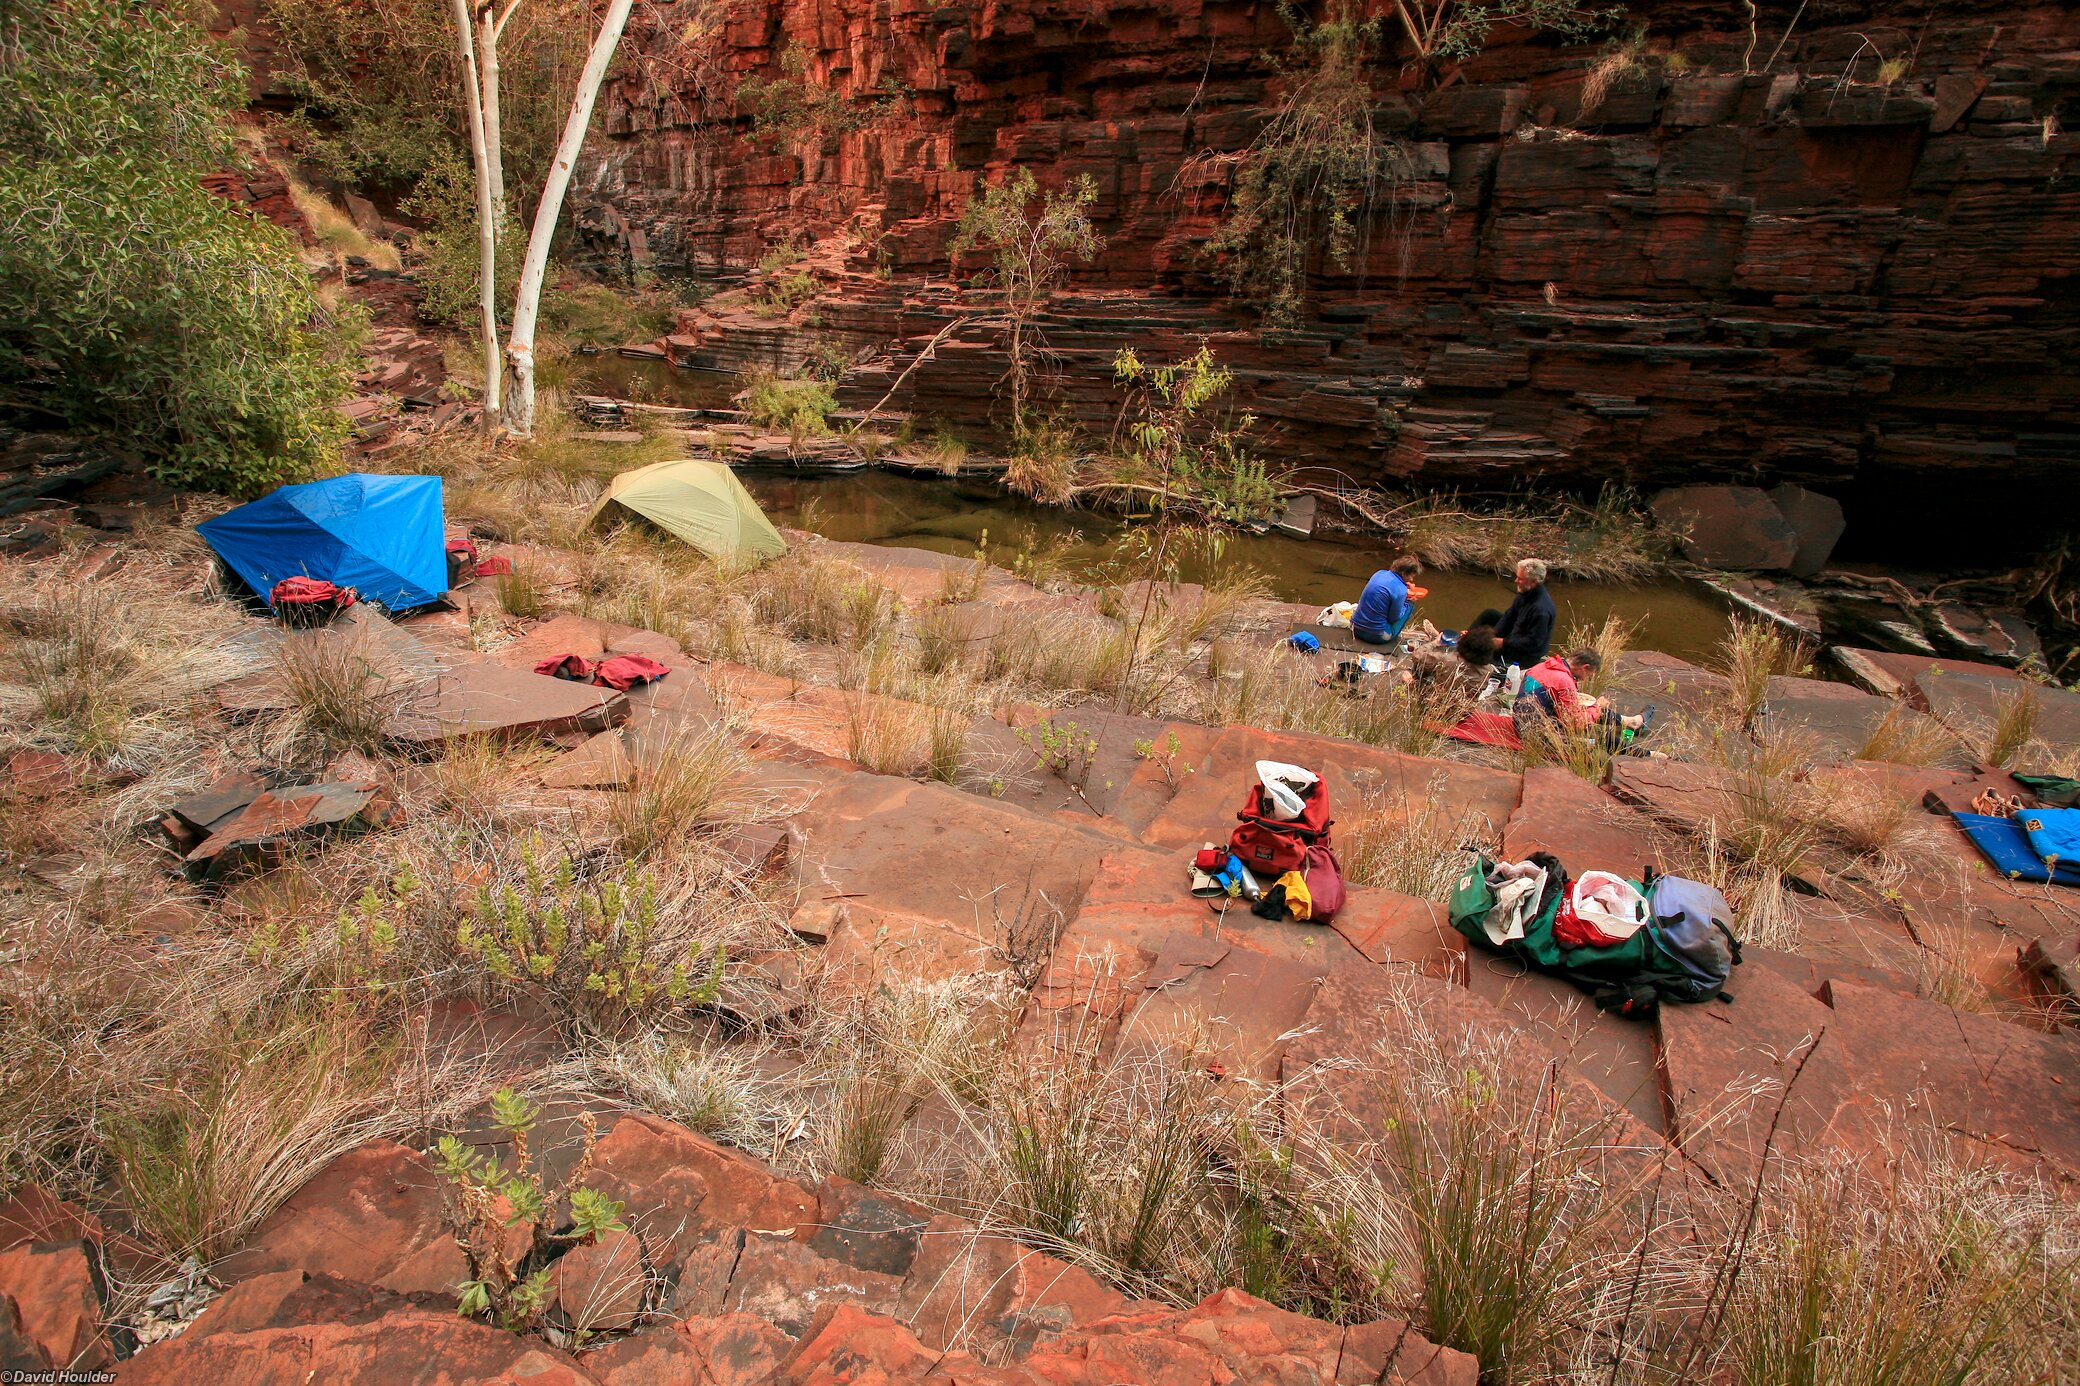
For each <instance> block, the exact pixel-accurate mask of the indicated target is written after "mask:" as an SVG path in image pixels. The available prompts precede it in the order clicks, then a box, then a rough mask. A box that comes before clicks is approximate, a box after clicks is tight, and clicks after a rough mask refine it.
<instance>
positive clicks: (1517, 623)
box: [1495, 558, 1560, 669]
mask: <svg viewBox="0 0 2080 1386" xmlns="http://www.w3.org/2000/svg"><path fill="white" fill-rule="evenodd" d="M1559 619H1560V613H1559V612H1558V610H1556V609H1555V608H1554V606H1553V595H1552V593H1550V592H1548V591H1546V565H1545V564H1544V563H1543V562H1541V561H1540V560H1538V559H1536V558H1527V559H1525V560H1524V561H1523V562H1521V563H1519V564H1517V598H1516V600H1515V601H1513V602H1511V603H1510V604H1509V610H1507V611H1505V612H1503V613H1502V618H1501V619H1500V620H1498V621H1496V622H1495V634H1496V635H1498V636H1500V637H1501V639H1502V659H1503V662H1504V663H1506V664H1514V665H1516V666H1517V667H1518V668H1519V669H1529V668H1530V667H1531V666H1532V665H1534V664H1536V663H1538V662H1539V661H1540V660H1542V659H1544V658H1545V657H1546V652H1547V651H1548V650H1549V649H1551V648H1552V645H1553V623H1554V622H1555V621H1557V620H1559Z"/></svg>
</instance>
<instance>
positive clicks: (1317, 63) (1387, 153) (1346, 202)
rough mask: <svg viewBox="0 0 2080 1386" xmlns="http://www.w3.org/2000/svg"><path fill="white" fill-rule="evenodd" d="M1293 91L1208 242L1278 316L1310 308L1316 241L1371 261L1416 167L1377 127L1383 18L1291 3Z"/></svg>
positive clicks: (1284, 319) (1332, 251)
mask: <svg viewBox="0 0 2080 1386" xmlns="http://www.w3.org/2000/svg"><path fill="white" fill-rule="evenodd" d="M1279 13H1281V14H1282V15H1284V16H1285V20H1286V23H1287V24H1288V25H1289V26H1291V28H1292V31H1293V56H1292V57H1291V58H1289V59H1287V60H1285V61H1284V62H1283V63H1282V64H1281V67H1282V69H1283V72H1284V74H1285V77H1286V80H1287V82H1288V87H1287V91H1286V94H1285V97H1284V99H1283V100H1282V101H1281V102H1280V103H1279V106H1278V109H1277V111H1276V112H1275V113H1274V114H1273V115H1272V117H1271V119H1270V121H1269V122H1268V123H1267V124H1266V125H1265V126H1264V128H1263V130H1262V131H1261V132H1260V133H1259V134H1258V135H1257V138H1256V140H1255V141H1254V142H1253V143H1252V144H1251V145H1250V147H1249V149H1248V151H1247V152H1246V153H1245V154H1244V156H1243V159H1242V163H1241V165H1240V167H1239V169H1238V170H1237V173H1236V176H1235V185H1234V192H1233V194H1232V196H1231V198H1230V200H1229V205H1228V214H1227V216H1226V217H1225V218H1224V219H1223V220H1222V222H1221V226H1220V229H1219V230H1218V231H1217V232H1215V234H1214V236H1213V238H1212V239H1211V240H1209V241H1208V242H1207V246H1206V248H1207V251H1208V252H1209V253H1210V254H1214V255H1218V256H1220V257H1222V262H1221V268H1222V273H1223V275H1224V276H1225V277H1226V279H1227V281H1228V285H1229V288H1230V289H1231V290H1232V291H1233V292H1234V293H1235V294H1236V295H1237V296H1239V297H1242V298H1246V299H1249V300H1250V301H1252V302H1254V303H1256V304H1258V305H1260V306H1261V308H1262V309H1263V311H1264V314H1265V317H1266V318H1267V319H1269V320H1270V321H1271V322H1273V323H1279V324H1282V323H1289V322H1292V321H1294V320H1296V319H1297V318H1298V317H1299V316H1300V310H1301V308H1302V307H1303V306H1304V304H1305V302H1306V297H1307V276H1308V271H1309V265H1310V261H1311V259H1312V257H1313V256H1314V254H1315V253H1316V251H1317V250H1320V251H1321V252H1323V253H1325V254H1326V255H1327V257H1328V259H1329V261H1330V262H1331V263H1333V264H1334V265H1335V266H1336V267H1337V268H1338V269H1344V270H1348V269H1350V268H1352V267H1353V265H1355V264H1361V263H1362V261H1363V259H1364V256H1365V247H1366V244H1367V242H1368V240H1369V236H1370V232H1371V228H1372V223H1373V220H1374V213H1375V211H1376V210H1377V208H1378V206H1379V203H1380V200H1381V197H1382V195H1383V194H1388V193H1390V192H1391V190H1392V189H1393V188H1394V187H1395V186H1396V185H1398V184H1400V183H1403V182H1407V181H1408V180H1410V179H1411V178H1413V176H1414V167H1415V166H1414V163H1413V161H1412V158H1411V155H1410V153H1409V149H1408V146H1407V145H1406V144H1404V143H1403V142H1402V141H1400V140H1396V139H1393V138H1390V137H1388V136H1387V135H1384V134H1382V133H1381V132H1380V131H1379V130H1378V129H1377V128H1376V127H1375V125H1374V122H1373V112H1374V102H1373V96H1372V77H1371V73H1372V71H1373V69H1374V68H1375V67H1376V66H1377V64H1378V59H1379V57H1380V48H1381V22H1380V21H1379V20H1377V19H1361V18H1359V16H1358V13H1357V9H1356V7H1355V6H1352V5H1349V4H1340V5H1338V6H1336V7H1335V8H1334V9H1333V10H1332V13H1331V17H1330V18H1329V19H1328V20H1326V21H1325V22H1323V23H1321V24H1314V23H1310V22H1309V21H1308V19H1307V18H1306V17H1305V16H1304V15H1302V14H1301V13H1300V12H1299V11H1298V10H1296V9H1294V8H1293V7H1292V6H1291V5H1281V6H1280V7H1279Z"/></svg>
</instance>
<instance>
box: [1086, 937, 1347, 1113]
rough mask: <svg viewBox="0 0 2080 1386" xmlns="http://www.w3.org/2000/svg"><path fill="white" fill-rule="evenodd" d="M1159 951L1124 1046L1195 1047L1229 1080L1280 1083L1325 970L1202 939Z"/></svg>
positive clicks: (1126, 1025)
mask: <svg viewBox="0 0 2080 1386" xmlns="http://www.w3.org/2000/svg"><path fill="white" fill-rule="evenodd" d="M1153 951H1154V952H1155V961H1154V962H1153V963H1151V964H1150V966H1149V969H1148V971H1147V972H1146V973H1145V974H1144V975H1143V977H1142V979H1141V990H1142V993H1143V994H1142V997H1141V999H1140V1001H1139V1002H1138V1003H1137V1004H1136V1005H1134V1006H1133V1007H1132V1009H1131V1010H1130V1011H1129V1012H1128V1014H1127V1015H1126V1017H1125V1018H1124V1021H1123V1023H1122V1025H1121V1028H1120V1034H1121V1037H1122V1038H1121V1042H1122V1043H1123V1044H1132V1045H1134V1046H1136V1047H1142V1046H1154V1047H1157V1048H1164V1049H1171V1050H1181V1049H1193V1048H1196V1049H1200V1050H1201V1051H1202V1052H1203V1053H1204V1054H1205V1055H1206V1057H1207V1062H1208V1065H1209V1067H1210V1068H1211V1069H1214V1070H1217V1071H1218V1072H1219V1073H1220V1074H1221V1075H1222V1076H1224V1077H1231V1078H1247V1079H1250V1080H1252V1081H1259V1082H1268V1081H1270V1080H1272V1079H1275V1078H1276V1077H1277V1076H1278V1072H1279V1065H1280V1061H1281V1059H1282V1057H1283V1054H1284V1042H1285V1039H1286V1036H1287V1035H1288V1034H1289V1033H1290V1032H1291V1031H1292V1030H1293V1029H1294V1028H1295V1027H1296V1026H1298V1025H1299V1024H1300V1022H1301V1020H1302V1019H1303V1018H1304V1017H1305V1016H1306V1015H1307V1011H1308V1007H1309V1006H1311V1005H1312V1004H1313V1002H1314V994H1315V988H1316V985H1317V983H1318V982H1319V981H1320V980H1321V977H1322V968H1321V967H1320V966H1312V967H1310V966H1308V965H1307V964H1305V963H1301V962H1297V961H1294V960H1292V959H1289V958H1280V957H1273V956H1271V955H1269V954H1265V953H1256V952H1251V951H1249V950H1247V949H1243V948H1235V947H1232V946H1230V945H1228V944H1227V943H1225V942H1221V941H1219V940H1217V939H1208V938H1206V937H1204V936H1203V935H1199V934H1173V935H1170V936H1169V937H1167V938H1161V939H1157V940H1154V941H1153Z"/></svg>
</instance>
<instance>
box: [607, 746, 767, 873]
mask: <svg viewBox="0 0 2080 1386" xmlns="http://www.w3.org/2000/svg"><path fill="white" fill-rule="evenodd" d="M750 766H751V759H750V757H749V756H748V755H747V754H746V753H745V751H744V748H743V745H742V743H741V742H740V740H739V738H738V736H737V732H736V728H735V727H734V726H732V725H731V724H730V723H729V721H728V720H727V719H720V720H717V721H715V722H712V723H710V724H708V725H706V726H703V727H697V728H683V729H681V730H679V731H677V732H675V733H673V734H671V735H669V736H666V737H664V738H663V739H661V740H659V741H657V742H655V743H654V744H651V745H648V746H646V747H644V748H643V751H642V753H641V754H640V755H638V756H637V757H636V763H635V770H634V774H633V776H632V778H631V781H630V783H629V787H628V788H627V789H626V790H625V791H623V792H622V793H620V794H618V795H616V796H615V798H614V800H613V801H612V805H611V807H610V808H609V809H608V811H607V820H608V823H609V825H610V826H611V828H612V830H613V833H614V839H615V841H616V843H617V844H618V845H619V846H620V849H621V851H622V852H624V853H625V854H627V855H628V856H630V857H643V856H647V855H652V854H656V853H665V852H669V851H671V850H672V849H674V848H676V847H680V846H683V845H685V844H686V843H687V842H689V841H691V840H692V839H693V838H694V837H696V836H698V835H699V834H700V833H702V832H704V831H707V830H709V829H712V828H715V827H717V826H719V825H721V824H724V823H729V822H739V821H742V820H743V818H744V817H745V816H746V810H747V809H748V808H749V807H750V805H749V803H748V801H747V800H746V798H745V796H744V795H742V794H740V793H738V792H736V791H735V785H736V783H737V781H738V780H739V779H740V778H741V777H742V776H743V774H744V772H745V771H746V770H748V769H749V768H750Z"/></svg>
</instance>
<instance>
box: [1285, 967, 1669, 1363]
mask: <svg viewBox="0 0 2080 1386" xmlns="http://www.w3.org/2000/svg"><path fill="white" fill-rule="evenodd" d="M1388 1016H1389V1019H1388V1021H1387V1024H1386V1029H1385V1033H1384V1034H1383V1036H1382V1037H1381V1039H1380V1040H1379V1041H1378V1042H1377V1044H1376V1045H1375V1047H1374V1048H1373V1049H1372V1050H1371V1051H1370V1052H1368V1053H1365V1054H1362V1055H1359V1056H1354V1057H1353V1060H1352V1071H1351V1072H1348V1073H1345V1074H1342V1075H1339V1076H1338V1078H1337V1079H1336V1082H1335V1085H1334V1086H1333V1087H1331V1088H1329V1089H1327V1090H1326V1091H1323V1092H1315V1091H1312V1090H1311V1089H1312V1088H1313V1085H1312V1084H1309V1085H1307V1086H1306V1087H1304V1088H1303V1089H1301V1090H1300V1091H1299V1092H1293V1093H1288V1095H1287V1106H1288V1110H1289V1112H1290V1113H1291V1119H1290V1123H1289V1127H1288V1133H1287V1137H1286V1147H1287V1149H1288V1150H1289V1151H1290V1154H1289V1156H1288V1161H1289V1168H1290V1169H1291V1171H1292V1174H1291V1176H1290V1178H1289V1179H1288V1180H1286V1181H1285V1182H1284V1184H1283V1185H1282V1187H1281V1188H1280V1190H1279V1198H1278V1200H1277V1214H1278V1219H1277V1221H1278V1224H1279V1225H1280V1227H1281V1229H1282V1231H1283V1233H1284V1237H1285V1239H1286V1241H1287V1242H1288V1243H1289V1245H1291V1246H1292V1247H1293V1248H1294V1249H1295V1250H1296V1251H1297V1250H1299V1249H1301V1248H1304V1249H1306V1250H1307V1251H1308V1252H1311V1253H1312V1256H1311V1258H1310V1259H1309V1260H1308V1261H1306V1262H1305V1263H1304V1264H1305V1267H1306V1270H1307V1272H1308V1274H1309V1276H1310V1278H1311V1280H1312V1281H1313V1284H1314V1287H1315V1289H1314V1293H1315V1295H1316V1297H1317V1298H1318V1300H1329V1301H1333V1302H1338V1303H1341V1304H1342V1305H1344V1306H1347V1307H1346V1308H1345V1311H1344V1312H1345V1313H1346V1314H1348V1315H1349V1316H1350V1317H1351V1318H1369V1317H1378V1316H1382V1315H1384V1314H1389V1313H1392V1314H1398V1315H1402V1316H1406V1317H1408V1318H1410V1319H1411V1320H1413V1321H1414V1322H1415V1323H1416V1324H1417V1325H1418V1326H1419V1327H1420V1329H1421V1331H1422V1332H1424V1333H1425V1334H1427V1335H1428V1336H1430V1337H1431V1338H1433V1339H1435V1340H1437V1341H1439V1342H1441V1343H1443V1344H1445V1345H1447V1346H1449V1347H1453V1348H1457V1349H1459V1350H1460V1351H1463V1352H1470V1353H1474V1354H1476V1355H1477V1356H1478V1357H1479V1358H1480V1361H1481V1373H1482V1380H1483V1381H1495V1382H1517V1381H1536V1380H1546V1379H1551V1374H1554V1373H1557V1372H1559V1371H1560V1370H1562V1368H1563V1367H1564V1364H1565V1362H1566V1360H1567V1359H1568V1358H1569V1357H1570V1356H1571V1355H1572V1354H1573V1351H1574V1349H1575V1347H1576V1345H1577V1343H1579V1342H1581V1341H1583V1340H1595V1339H1597V1338H1599V1337H1602V1336H1604V1335H1607V1334H1609V1333H1610V1332H1611V1331H1612V1330H1613V1329H1615V1328H1617V1327H1619V1325H1620V1324H1621V1323H1622V1321H1623V1318H1624V1314H1625V1310H1626V1308H1627V1306H1626V1305H1625V1302H1624V1301H1625V1295H1624V1292H1623V1287H1624V1286H1625V1285H1626V1284H1628V1283H1631V1284H1634V1285H1636V1286H1637V1287H1638V1288H1639V1289H1640V1291H1641V1292H1642V1293H1643V1294H1644V1295H1646V1296H1654V1297H1658V1296H1659V1295H1660V1294H1663V1293H1667V1292H1668V1291H1669V1289H1670V1288H1672V1287H1671V1285H1670V1282H1669V1277H1668V1276H1667V1275H1666V1274H1665V1272H1664V1269H1663V1267H1662V1266H1661V1265H1660V1264H1659V1263H1660V1261H1661V1259H1662V1258H1661V1256H1660V1255H1659V1254H1658V1253H1657V1254H1654V1255H1650V1254H1649V1250H1648V1246H1647V1243H1649V1242H1651V1241H1652V1240H1653V1239H1654V1238H1656V1237H1662V1236H1669V1235H1670V1233H1671V1230H1672V1229H1671V1228H1670V1227H1669V1223H1670V1221H1671V1219H1670V1218H1669V1215H1668V1214H1666V1213H1659V1215H1658V1216H1657V1210H1656V1208H1655V1207H1654V1204H1653V1201H1652V1198H1651V1194H1652V1190H1653V1186H1654V1184H1655V1182H1656V1180H1655V1176H1656V1173H1657V1171H1658V1169H1659V1162H1658V1159H1657V1152H1652V1151H1647V1150H1634V1149H1627V1148H1626V1147H1625V1146H1624V1145H1623V1136H1622V1130H1621V1127H1620V1125H1619V1122H1620V1120H1621V1114H1619V1113H1618V1112H1617V1111H1616V1109H1615V1108H1612V1107H1608V1106H1604V1105H1602V1104H1598V1103H1595V1102H1593V1101H1590V1100H1587V1099H1586V1096H1585V1094H1584V1092H1583V1090H1581V1089H1578V1088H1574V1087H1572V1086H1571V1085H1569V1084H1568V1083H1567V1081H1566V1080H1565V1078H1564V1077H1563V1070H1562V1063H1561V1061H1559V1060H1555V1059H1554V1058H1553V1057H1552V1056H1551V1055H1550V1054H1549V1053H1546V1052H1542V1051H1541V1052H1534V1046H1533V1045H1532V1044H1531V1043H1529V1042H1527V1041H1526V1040H1524V1039H1522V1038H1520V1037H1517V1036H1515V1035H1512V1034H1509V1033H1507V1032H1505V1031H1502V1030H1500V1029H1499V1028H1498V1029H1496V1030H1477V1029H1474V1028H1472V1027H1470V1026H1468V1025H1466V1024H1465V1023H1464V1022H1463V1021H1452V1020H1448V1019H1446V1018H1444V1017H1442V1016H1436V1015H1432V1014H1430V1013H1429V1012H1428V1007H1427V1005H1426V1004H1425V1002H1424V1000H1423V998H1422V996H1421V994H1420V993H1418V992H1416V991H1414V990H1410V991H1409V992H1408V994H1407V995H1406V996H1405V997H1404V998H1403V999H1402V1000H1401V1001H1398V1002H1397V1003H1396V1004H1394V1005H1392V1006H1391V1007H1390V1008H1389V1010H1388ZM1347 1102H1355V1103H1357V1104H1358V1105H1357V1106H1356V1107H1355V1108H1353V1107H1350V1106H1347V1105H1346V1103H1347ZM1648 1302H1649V1303H1651V1302H1652V1301H1651V1299H1649V1300H1648Z"/></svg>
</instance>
